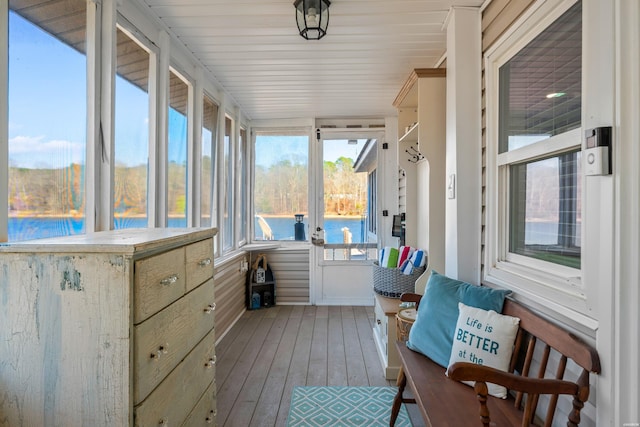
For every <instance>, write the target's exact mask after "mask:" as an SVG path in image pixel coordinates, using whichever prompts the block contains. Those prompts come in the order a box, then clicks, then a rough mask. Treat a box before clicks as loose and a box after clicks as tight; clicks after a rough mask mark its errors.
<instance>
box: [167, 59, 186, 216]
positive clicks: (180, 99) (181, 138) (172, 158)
mask: <svg viewBox="0 0 640 427" xmlns="http://www.w3.org/2000/svg"><path fill="white" fill-rule="evenodd" d="M188 100H189V86H188V85H187V83H186V82H185V81H184V80H183V79H182V78H181V77H179V76H178V75H177V74H176V73H175V72H173V71H171V72H170V73H169V146H168V151H167V152H168V159H169V169H168V171H167V172H168V177H169V184H168V186H169V187H168V189H169V191H168V194H167V208H168V215H169V226H170V227H186V226H187V141H188V138H187V130H188V127H187V106H188Z"/></svg>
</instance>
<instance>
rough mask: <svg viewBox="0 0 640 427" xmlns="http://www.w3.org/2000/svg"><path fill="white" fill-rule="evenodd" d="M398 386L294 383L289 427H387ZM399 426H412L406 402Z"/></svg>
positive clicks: (397, 423)
mask: <svg viewBox="0 0 640 427" xmlns="http://www.w3.org/2000/svg"><path fill="white" fill-rule="evenodd" d="M396 391H397V388H396V387H300V386H299V387H294V389H293V393H292V394H291V408H290V409H289V418H288V419H287V427H303V426H304V427H315V426H327V427H328V426H330V427H338V426H342V427H352V426H366V427H386V426H388V425H389V418H390V417H391V405H392V404H393V398H394V397H395V395H396ZM396 426H397V427H411V421H410V420H409V415H408V414H407V409H406V408H405V407H404V404H403V405H402V407H401V408H400V414H399V415H398V419H397V421H396Z"/></svg>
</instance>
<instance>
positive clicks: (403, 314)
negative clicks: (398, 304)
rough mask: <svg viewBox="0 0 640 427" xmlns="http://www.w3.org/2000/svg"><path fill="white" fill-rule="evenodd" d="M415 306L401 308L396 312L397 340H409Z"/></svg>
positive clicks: (414, 315) (414, 316)
mask: <svg viewBox="0 0 640 427" xmlns="http://www.w3.org/2000/svg"><path fill="white" fill-rule="evenodd" d="M416 314H417V312H416V309H415V308H403V309H402V310H400V311H398V314H396V338H397V339H398V341H403V342H407V341H408V340H409V331H411V326H412V325H413V322H415V321H416Z"/></svg>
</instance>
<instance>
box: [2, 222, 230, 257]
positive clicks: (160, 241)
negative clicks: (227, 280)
mask: <svg viewBox="0 0 640 427" xmlns="http://www.w3.org/2000/svg"><path fill="white" fill-rule="evenodd" d="M217 232H218V229H217V228H127V229H121V230H111V231H99V232H95V233H88V234H78V235H75V236H63V237H53V238H48V239H36V240H27V241H23V242H11V243H1V244H0V253H3V252H4V253H9V252H83V253H86V252H93V253H97V252H103V253H112V252H113V253H115V252H117V253H132V254H133V253H135V252H139V251H147V250H153V249H156V248H159V247H166V246H172V245H176V244H186V243H191V242H197V241H199V240H204V239H207V238H211V237H213V236H215V234H216V233H217Z"/></svg>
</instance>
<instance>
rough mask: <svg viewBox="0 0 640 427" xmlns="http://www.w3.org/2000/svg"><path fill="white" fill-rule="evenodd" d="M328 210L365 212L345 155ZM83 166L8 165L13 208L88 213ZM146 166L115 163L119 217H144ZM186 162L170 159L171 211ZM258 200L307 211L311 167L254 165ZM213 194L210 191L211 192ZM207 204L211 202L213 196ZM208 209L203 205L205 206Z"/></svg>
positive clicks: (181, 200)
mask: <svg viewBox="0 0 640 427" xmlns="http://www.w3.org/2000/svg"><path fill="white" fill-rule="evenodd" d="M202 164H203V168H206V171H204V173H203V174H204V176H211V172H210V171H211V161H210V159H209V160H208V161H207V160H206V159H203V163H202ZM323 170H324V188H325V193H324V204H325V206H324V208H325V214H329V215H332V214H334V215H364V213H365V211H366V198H367V177H366V174H365V173H355V172H354V170H353V160H352V159H350V158H347V157H340V158H339V159H337V160H336V161H335V162H330V161H325V162H324V164H323ZM84 172H85V171H84V165H80V164H72V165H70V166H68V167H65V168H58V169H44V168H43V169H29V168H17V167H10V168H9V212H10V214H11V213H13V214H22V215H28V216H32V215H40V216H55V215H74V214H77V215H83V213H84V211H85V202H86V197H85V182H84V176H85V174H84ZM147 175H148V173H147V167H146V165H140V166H134V167H129V166H124V165H119V166H116V167H115V176H114V210H115V215H116V216H125V217H127V216H143V215H146V210H147V182H148V176H147ZM185 177H186V166H185V165H183V164H176V163H171V164H170V165H169V173H168V188H169V195H168V206H169V215H172V214H177V215H179V214H184V213H185V208H186V197H185V194H186V178H185ZM254 182H255V187H254V188H255V190H254V204H255V210H256V213H258V214H266V215H293V214H295V213H307V212H308V206H309V200H308V186H309V181H308V166H307V164H306V163H303V162H293V161H291V160H282V161H280V162H278V163H275V164H273V165H271V166H270V167H268V168H264V167H260V166H256V168H255V180H254ZM207 193H208V192H207ZM203 199H204V200H203V203H205V204H206V205H207V206H208V205H209V204H210V201H209V200H208V199H209V198H208V197H203ZM203 207H204V206H203Z"/></svg>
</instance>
